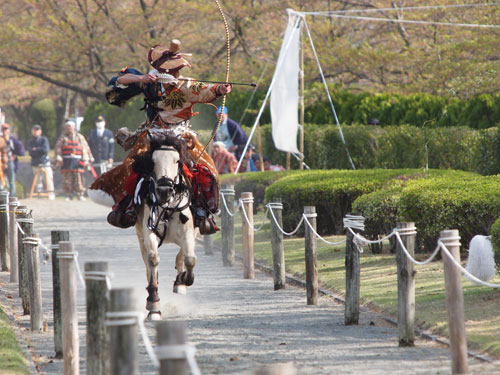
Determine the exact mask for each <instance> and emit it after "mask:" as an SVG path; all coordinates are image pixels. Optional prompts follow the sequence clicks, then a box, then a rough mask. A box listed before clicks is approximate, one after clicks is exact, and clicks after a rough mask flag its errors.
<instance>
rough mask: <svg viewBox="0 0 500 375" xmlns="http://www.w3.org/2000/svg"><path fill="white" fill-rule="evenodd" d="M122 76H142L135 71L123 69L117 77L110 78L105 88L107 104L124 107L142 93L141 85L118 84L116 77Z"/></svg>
mask: <svg viewBox="0 0 500 375" xmlns="http://www.w3.org/2000/svg"><path fill="white" fill-rule="evenodd" d="M124 74H135V75H142V73H141V72H140V71H138V70H137V69H132V68H128V67H127V68H123V69H122V70H121V71H120V73H118V75H116V76H114V77H113V78H111V79H110V80H109V82H108V85H107V88H106V100H107V101H108V103H109V104H113V105H116V106H118V107H124V106H125V104H127V102H128V101H129V100H130V99H131V98H133V97H134V96H137V95H139V94H140V93H142V92H143V85H142V83H131V84H128V85H122V84H120V83H118V77H120V76H122V75H124Z"/></svg>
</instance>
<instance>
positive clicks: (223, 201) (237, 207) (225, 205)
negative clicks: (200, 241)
mask: <svg viewBox="0 0 500 375" xmlns="http://www.w3.org/2000/svg"><path fill="white" fill-rule="evenodd" d="M225 195H234V190H233V194H222V191H221V198H222V203H223V204H224V209H225V210H226V212H227V214H228V215H229V216H231V217H233V216H234V215H236V213H237V212H238V210H239V208H240V205H241V200H239V201H238V206H236V211H235V212H234V213H233V212H231V210H230V209H229V207H228V206H227V202H226V198H225Z"/></svg>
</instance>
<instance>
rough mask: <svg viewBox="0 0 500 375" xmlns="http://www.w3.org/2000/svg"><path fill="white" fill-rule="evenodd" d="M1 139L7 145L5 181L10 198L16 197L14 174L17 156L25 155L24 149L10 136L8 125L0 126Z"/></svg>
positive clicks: (17, 140) (20, 143)
mask: <svg viewBox="0 0 500 375" xmlns="http://www.w3.org/2000/svg"><path fill="white" fill-rule="evenodd" d="M2 137H3V139H4V140H5V143H7V155H8V158H9V161H8V167H7V170H6V171H5V174H6V177H7V180H8V182H9V191H10V196H11V197H15V196H16V172H17V169H18V168H19V160H18V159H17V157H18V156H23V155H24V154H25V152H26V151H25V149H24V146H23V143H22V142H21V141H20V140H19V139H17V138H16V137H14V136H13V135H12V134H11V128H10V125H9V124H7V123H5V124H2Z"/></svg>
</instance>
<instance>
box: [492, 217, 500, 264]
mask: <svg viewBox="0 0 500 375" xmlns="http://www.w3.org/2000/svg"><path fill="white" fill-rule="evenodd" d="M490 233H491V244H492V245H493V253H494V254H495V263H496V265H497V267H500V218H498V219H496V220H495V222H494V223H493V225H492V226H491V231H490Z"/></svg>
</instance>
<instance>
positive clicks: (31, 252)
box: [23, 234, 43, 331]
mask: <svg viewBox="0 0 500 375" xmlns="http://www.w3.org/2000/svg"><path fill="white" fill-rule="evenodd" d="M39 241H40V237H39V236H38V234H33V235H32V236H24V237H23V244H24V257H25V259H26V265H27V267H26V270H27V275H28V291H29V301H30V322H31V330H32V331H41V330H42V324H43V311H42V285H41V283H40V258H39V255H38V244H39Z"/></svg>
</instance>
